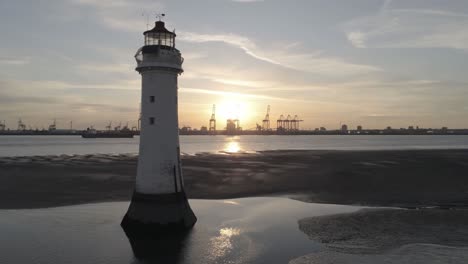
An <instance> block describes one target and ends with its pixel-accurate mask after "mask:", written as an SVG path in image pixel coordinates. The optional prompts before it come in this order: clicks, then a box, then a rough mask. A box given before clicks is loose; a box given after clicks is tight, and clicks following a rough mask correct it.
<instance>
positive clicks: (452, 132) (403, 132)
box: [0, 128, 468, 136]
mask: <svg viewBox="0 0 468 264" xmlns="http://www.w3.org/2000/svg"><path fill="white" fill-rule="evenodd" d="M85 132H86V130H83V131H82V130H73V131H67V130H63V131H48V130H28V131H14V130H8V131H0V136H81V135H82V134H83V133H85ZM131 133H132V134H133V135H135V136H138V135H140V131H131ZM179 135H181V136H214V135H216V136H248V135H256V136H271V135H278V136H325V135H333V136H374V135H376V136H379V135H380V136H432V135H437V136H463V135H468V128H467V129H465V128H463V129H449V130H442V129H417V130H416V129H414V130H409V129H392V130H386V129H366V130H361V131H358V130H347V131H342V130H325V131H317V130H297V131H276V130H271V131H258V130H240V131H236V132H233V133H229V132H227V131H225V130H218V131H216V132H215V133H210V132H208V131H201V130H188V131H183V130H181V131H179Z"/></svg>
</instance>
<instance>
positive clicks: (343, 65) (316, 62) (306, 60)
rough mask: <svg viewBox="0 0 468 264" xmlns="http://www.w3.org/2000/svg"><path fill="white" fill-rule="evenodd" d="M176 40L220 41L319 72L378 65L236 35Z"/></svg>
mask: <svg viewBox="0 0 468 264" xmlns="http://www.w3.org/2000/svg"><path fill="white" fill-rule="evenodd" d="M179 40H182V41H186V42H192V43H205V42H221V43H225V44H228V45H230V46H233V47H236V48H240V49H242V50H243V51H244V52H245V53H246V54H247V55H249V56H251V57H253V58H255V59H258V60H260V61H263V62H267V63H270V64H273V65H278V66H281V67H285V68H289V69H293V70H297V71H303V72H308V73H315V74H322V75H336V76H340V75H345V76H349V75H356V74H365V73H369V72H376V71H380V70H381V69H379V68H378V67H375V66H371V65H361V64H355V63H349V62H346V61H344V60H342V59H340V58H337V57H331V56H325V55H323V54H322V52H317V51H316V52H309V53H307V52H304V53H299V52H296V51H294V49H293V48H292V47H295V46H297V43H295V45H294V46H290V47H285V48H284V49H278V48H274V49H269V48H268V47H262V48H259V47H258V46H257V44H256V43H255V42H254V41H253V40H251V39H249V38H247V37H243V36H239V35H236V34H198V33H193V32H179Z"/></svg>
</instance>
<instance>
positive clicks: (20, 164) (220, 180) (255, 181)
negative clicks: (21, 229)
mask: <svg viewBox="0 0 468 264" xmlns="http://www.w3.org/2000/svg"><path fill="white" fill-rule="evenodd" d="M136 159H137V157H136V156H135V155H82V156H79V155H74V156H66V155H63V156H33V157H2V158H0V209H14V208H41V207H55V206H62V205H71V204H81V203H91V202H104V201H125V200H129V199H130V197H131V193H132V191H133V186H134V179H135V174H136ZM182 162H183V172H184V177H185V183H186V190H187V193H188V195H189V197H190V198H202V199H228V198H240V197H251V196H287V197H290V198H293V199H298V200H302V201H307V202H317V203H336V204H362V205H375V206H403V207H420V206H432V205H434V206H442V207H457V206H460V207H463V206H467V205H468V173H467V172H468V150H405V151H315V150H314V151H302V150H298V151H265V152H258V153H244V154H228V153H225V154H208V153H204V154H198V155H194V156H189V155H186V156H183V158H182Z"/></svg>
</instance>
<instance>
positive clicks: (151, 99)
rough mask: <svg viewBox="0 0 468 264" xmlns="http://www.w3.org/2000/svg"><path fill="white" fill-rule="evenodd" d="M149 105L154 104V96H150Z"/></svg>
mask: <svg viewBox="0 0 468 264" xmlns="http://www.w3.org/2000/svg"><path fill="white" fill-rule="evenodd" d="M150 103H154V95H151V96H150Z"/></svg>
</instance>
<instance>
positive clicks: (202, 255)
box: [0, 198, 359, 264]
mask: <svg viewBox="0 0 468 264" xmlns="http://www.w3.org/2000/svg"><path fill="white" fill-rule="evenodd" d="M190 203H191V206H192V208H193V210H194V211H195V212H196V214H197V217H198V222H197V224H196V225H195V227H194V228H193V230H192V231H191V233H190V234H189V235H188V237H187V238H186V239H185V240H184V241H183V242H182V243H183V246H181V247H180V248H178V249H172V250H176V251H177V250H179V252H178V261H179V262H178V263H288V261H289V260H291V259H294V258H298V257H300V256H302V255H305V254H308V253H311V252H316V251H319V250H321V249H322V248H323V246H321V245H320V244H319V243H316V242H313V241H311V240H309V239H308V237H307V235H305V234H304V233H302V232H301V231H300V230H299V228H298V220H299V219H301V218H303V217H309V216H319V215H326V214H335V213H341V212H353V211H355V210H357V209H359V207H354V206H341V205H324V204H309V203H302V202H298V201H293V200H289V199H284V198H244V199H236V200H229V201H227V200H191V201H190ZM127 207H128V202H113V203H100V204H87V205H78V206H67V207H58V208H49V209H33V210H0V233H1V234H2V235H1V236H0V263H79V264H83V263H144V262H142V261H143V260H138V259H136V258H135V257H134V254H133V252H132V248H131V246H130V244H129V241H128V239H127V237H126V235H125V233H124V232H123V230H122V229H121V227H120V225H119V224H120V221H121V219H122V217H123V215H124V213H125V212H126V209H127ZM147 245H148V243H146V246H147ZM158 248H159V247H158V246H155V248H154V250H153V251H152V252H155V254H156V257H158V256H157V255H159V254H161V256H163V255H164V253H165V252H167V251H163V252H158ZM152 257H155V256H154V255H153V256H152ZM173 260H175V258H174V259H173ZM165 263H168V262H165Z"/></svg>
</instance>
